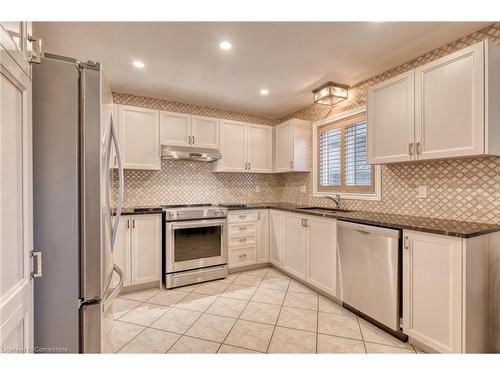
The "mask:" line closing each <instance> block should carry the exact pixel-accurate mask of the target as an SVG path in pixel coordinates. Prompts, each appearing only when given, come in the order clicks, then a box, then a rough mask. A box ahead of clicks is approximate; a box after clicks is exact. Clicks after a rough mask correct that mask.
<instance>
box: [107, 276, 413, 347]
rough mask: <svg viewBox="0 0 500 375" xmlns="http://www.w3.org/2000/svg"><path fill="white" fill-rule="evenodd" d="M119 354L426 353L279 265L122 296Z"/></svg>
mask: <svg viewBox="0 0 500 375" xmlns="http://www.w3.org/2000/svg"><path fill="white" fill-rule="evenodd" d="M114 317H115V325H114V326H113V329H112V331H111V335H110V341H111V345H112V347H113V350H114V351H115V352H117V353H393V354H395V353H402V354H415V353H421V351H420V350H418V349H416V348H414V347H413V346H412V345H410V344H407V343H402V342H401V341H399V340H397V339H395V338H393V337H392V336H390V335H388V334H386V333H385V332H383V331H381V330H379V329H378V328H376V327H374V326H373V325H371V324H370V323H368V322H366V321H364V320H363V319H361V318H359V317H357V316H356V315H353V314H351V313H350V312H349V311H347V310H345V309H344V308H343V307H342V306H340V305H339V304H337V303H335V302H333V301H331V300H330V299H328V298H325V297H323V296H321V295H319V294H318V293H316V292H315V291H314V290H312V289H310V288H308V287H307V286H305V285H302V284H301V283H299V282H297V281H295V280H292V279H290V278H289V277H288V276H286V275H284V274H283V273H281V272H279V271H277V270H276V269H273V268H261V269H257V270H252V271H247V272H242V273H237V274H231V275H229V277H228V278H226V279H224V280H218V281H211V282H207V283H202V284H197V285H191V286H187V287H182V288H177V289H175V290H168V291H166V290H161V291H160V290H159V289H148V290H143V291H138V292H133V293H128V294H124V295H122V296H120V298H118V299H117V300H116V303H115V306H114Z"/></svg>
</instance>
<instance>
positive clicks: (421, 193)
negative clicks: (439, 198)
mask: <svg viewBox="0 0 500 375" xmlns="http://www.w3.org/2000/svg"><path fill="white" fill-rule="evenodd" d="M427 196H428V189H427V186H426V185H419V186H418V197H419V198H420V199H425V198H427Z"/></svg>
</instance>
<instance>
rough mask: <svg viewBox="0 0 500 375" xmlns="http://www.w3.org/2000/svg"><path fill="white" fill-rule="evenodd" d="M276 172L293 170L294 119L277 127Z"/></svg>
mask: <svg viewBox="0 0 500 375" xmlns="http://www.w3.org/2000/svg"><path fill="white" fill-rule="evenodd" d="M275 132H276V134H275V137H276V138H275V146H276V154H275V157H276V160H275V166H276V172H289V171H291V170H293V121H288V122H286V123H284V124H281V125H278V126H277V127H276V128H275Z"/></svg>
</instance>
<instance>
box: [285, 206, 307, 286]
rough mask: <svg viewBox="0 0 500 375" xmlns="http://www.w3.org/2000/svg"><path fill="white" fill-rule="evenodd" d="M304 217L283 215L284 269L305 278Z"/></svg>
mask: <svg viewBox="0 0 500 375" xmlns="http://www.w3.org/2000/svg"><path fill="white" fill-rule="evenodd" d="M303 220H304V217H303V216H300V215H290V214H285V264H284V267H285V269H286V270H287V271H288V272H290V273H292V274H294V275H295V276H297V277H300V278H301V279H304V280H305V278H306V227H305V226H304V225H303Z"/></svg>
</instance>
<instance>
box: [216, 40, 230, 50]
mask: <svg viewBox="0 0 500 375" xmlns="http://www.w3.org/2000/svg"><path fill="white" fill-rule="evenodd" d="M219 47H220V49H223V50H224V51H227V50H228V49H231V47H232V45H231V42H228V41H227V40H224V41H222V42H220V43H219Z"/></svg>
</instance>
